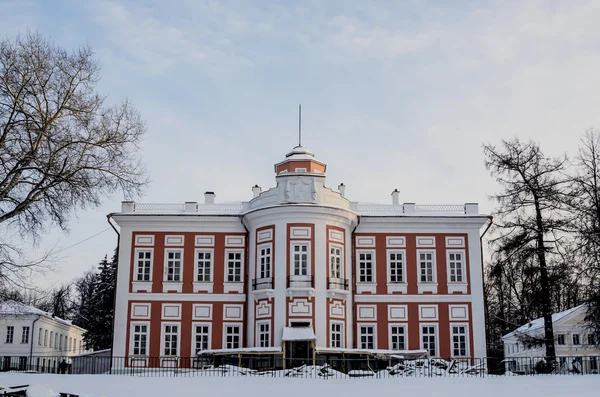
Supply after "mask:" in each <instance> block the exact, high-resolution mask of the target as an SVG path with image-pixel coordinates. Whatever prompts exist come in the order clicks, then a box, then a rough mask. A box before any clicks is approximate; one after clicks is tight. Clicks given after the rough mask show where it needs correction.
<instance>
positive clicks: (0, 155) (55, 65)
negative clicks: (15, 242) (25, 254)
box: [0, 33, 148, 277]
mask: <svg viewBox="0 0 600 397" xmlns="http://www.w3.org/2000/svg"><path fill="white" fill-rule="evenodd" d="M99 72H100V67H99V64H98V62H97V61H96V60H95V59H94V54H93V51H92V49H91V48H90V47H89V46H86V47H82V48H80V49H78V50H76V51H73V52H68V51H66V50H65V49H63V48H60V47H58V46H56V45H55V44H53V43H51V42H50V41H48V40H46V39H44V38H43V37H42V36H40V35H39V34H36V33H28V34H26V35H22V36H18V37H16V38H15V39H14V40H11V39H4V40H1V41H0V226H2V229H3V230H4V231H6V233H9V234H10V233H11V232H15V233H18V234H19V235H20V236H28V237H32V238H34V239H35V238H37V237H39V235H40V233H41V232H42V231H43V230H44V227H45V226H47V225H58V226H59V227H61V228H62V229H63V230H66V229H67V223H68V220H69V218H70V216H71V215H72V214H73V212H74V211H75V210H77V209H81V208H90V207H96V206H98V205H100V203H101V200H102V198H104V197H106V196H108V195H111V194H113V193H116V192H119V191H120V192H122V193H123V195H124V196H125V198H131V197H132V196H136V195H138V194H140V193H141V192H142V191H143V189H144V188H145V186H146V185H147V183H148V178H147V175H146V172H145V170H144V167H143V166H142V164H141V162H140V160H139V158H138V152H139V151H138V150H137V149H138V145H139V143H140V140H141V138H142V136H143V134H144V132H145V125H144V122H143V121H142V119H141V117H140V114H139V113H138V111H137V110H136V109H135V108H134V107H133V106H132V105H131V104H130V103H129V102H128V101H124V102H122V103H119V104H114V105H109V104H107V103H106V102H107V101H106V97H103V96H101V95H100V94H98V93H97V91H96V85H97V83H98V81H99V78H100V76H99ZM7 240H8V239H7V238H5V239H2V241H0V277H1V276H2V275H4V276H5V277H8V275H9V274H10V273H11V272H14V271H18V269H19V267H20V266H24V267H27V266H31V263H27V262H25V261H22V260H21V259H22V258H20V255H19V254H18V253H17V251H15V250H18V249H17V248H16V247H11V246H10V244H9V243H8V242H7Z"/></svg>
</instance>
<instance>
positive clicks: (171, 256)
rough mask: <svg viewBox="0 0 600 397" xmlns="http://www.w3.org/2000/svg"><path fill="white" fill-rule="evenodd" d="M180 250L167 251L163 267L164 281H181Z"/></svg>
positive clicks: (181, 254) (181, 252)
mask: <svg viewBox="0 0 600 397" xmlns="http://www.w3.org/2000/svg"><path fill="white" fill-rule="evenodd" d="M182 256H183V251H182V250H167V258H166V259H167V261H166V262H167V263H166V266H165V281H172V282H180V281H181V257H182Z"/></svg>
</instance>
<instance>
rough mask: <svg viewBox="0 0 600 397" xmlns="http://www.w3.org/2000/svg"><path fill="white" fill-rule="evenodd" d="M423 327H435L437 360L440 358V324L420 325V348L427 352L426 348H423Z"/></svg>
mask: <svg viewBox="0 0 600 397" xmlns="http://www.w3.org/2000/svg"><path fill="white" fill-rule="evenodd" d="M423 327H435V357H436V358H437V357H439V356H440V332H439V326H438V323H419V346H420V348H421V349H422V350H425V347H424V346H423ZM428 354H429V351H428Z"/></svg>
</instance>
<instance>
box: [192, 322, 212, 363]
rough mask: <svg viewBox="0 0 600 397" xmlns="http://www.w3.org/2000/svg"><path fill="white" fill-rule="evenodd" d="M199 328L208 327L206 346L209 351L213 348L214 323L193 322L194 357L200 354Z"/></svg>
mask: <svg viewBox="0 0 600 397" xmlns="http://www.w3.org/2000/svg"><path fill="white" fill-rule="evenodd" d="M197 327H208V333H207V341H206V344H207V346H208V349H211V348H212V323H207V322H192V350H191V352H192V356H195V355H197V354H198V351H199V350H198V347H197V346H196V337H197V336H198V335H199V333H198V330H197Z"/></svg>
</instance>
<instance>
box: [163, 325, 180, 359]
mask: <svg viewBox="0 0 600 397" xmlns="http://www.w3.org/2000/svg"><path fill="white" fill-rule="evenodd" d="M164 330H165V331H164V334H163V335H164V336H163V338H164V339H163V355H165V356H176V355H177V345H178V343H179V326H177V325H165V326H164Z"/></svg>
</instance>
